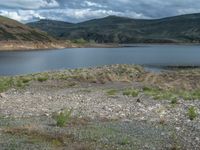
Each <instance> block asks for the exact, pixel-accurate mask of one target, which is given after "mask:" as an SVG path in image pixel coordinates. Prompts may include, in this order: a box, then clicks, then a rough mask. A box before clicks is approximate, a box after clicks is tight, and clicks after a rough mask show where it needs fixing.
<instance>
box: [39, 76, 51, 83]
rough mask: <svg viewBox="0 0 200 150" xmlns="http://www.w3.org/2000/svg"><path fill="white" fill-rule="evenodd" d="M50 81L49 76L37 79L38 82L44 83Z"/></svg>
mask: <svg viewBox="0 0 200 150" xmlns="http://www.w3.org/2000/svg"><path fill="white" fill-rule="evenodd" d="M48 79H49V77H48V76H41V77H38V78H37V80H38V81H39V82H44V81H47V80H48Z"/></svg>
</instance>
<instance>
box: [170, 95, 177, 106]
mask: <svg viewBox="0 0 200 150" xmlns="http://www.w3.org/2000/svg"><path fill="white" fill-rule="evenodd" d="M177 103H178V98H177V97H172V99H171V104H172V105H175V104H177Z"/></svg>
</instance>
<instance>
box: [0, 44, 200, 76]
mask: <svg viewBox="0 0 200 150" xmlns="http://www.w3.org/2000/svg"><path fill="white" fill-rule="evenodd" d="M132 46H133V45H132ZM110 64H138V65H145V66H147V67H148V68H153V69H157V68H158V69H159V68H162V67H165V66H177V65H182V66H200V45H137V46H133V47H131V46H130V47H120V48H66V49H60V50H41V51H38V50H37V51H18V52H0V75H20V74H29V73H36V72H43V71H51V70H61V69H68V68H70V69H72V68H82V67H94V66H102V65H110Z"/></svg>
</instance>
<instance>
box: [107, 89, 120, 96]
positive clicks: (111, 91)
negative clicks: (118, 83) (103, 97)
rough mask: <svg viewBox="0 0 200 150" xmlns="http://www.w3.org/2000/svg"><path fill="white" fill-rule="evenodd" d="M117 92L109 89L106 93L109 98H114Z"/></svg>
mask: <svg viewBox="0 0 200 150" xmlns="http://www.w3.org/2000/svg"><path fill="white" fill-rule="evenodd" d="M117 92H118V90H116V89H110V90H108V91H107V92H106V93H107V95H109V96H114V95H116V94H117Z"/></svg>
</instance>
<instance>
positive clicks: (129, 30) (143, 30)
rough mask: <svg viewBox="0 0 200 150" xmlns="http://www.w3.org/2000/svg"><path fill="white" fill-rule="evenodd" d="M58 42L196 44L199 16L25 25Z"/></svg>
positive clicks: (113, 17)
mask: <svg viewBox="0 0 200 150" xmlns="http://www.w3.org/2000/svg"><path fill="white" fill-rule="evenodd" d="M27 25H28V26H30V27H34V28H37V29H40V30H43V31H45V32H47V33H48V34H50V35H52V36H54V37H56V38H59V39H68V40H74V39H80V38H83V39H85V40H87V41H96V42H98V43H199V42H200V14H188V15H181V16H174V17H168V18H163V19H154V20H145V19H132V18H125V17H118V16H108V17H105V18H101V19H93V20H89V21H85V22H81V23H76V24H73V23H68V22H63V21H53V20H41V21H38V22H32V23H28V24H27Z"/></svg>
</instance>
